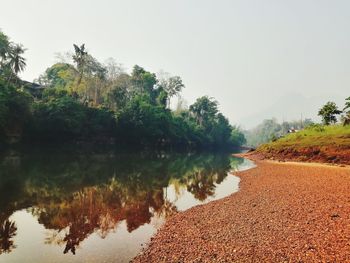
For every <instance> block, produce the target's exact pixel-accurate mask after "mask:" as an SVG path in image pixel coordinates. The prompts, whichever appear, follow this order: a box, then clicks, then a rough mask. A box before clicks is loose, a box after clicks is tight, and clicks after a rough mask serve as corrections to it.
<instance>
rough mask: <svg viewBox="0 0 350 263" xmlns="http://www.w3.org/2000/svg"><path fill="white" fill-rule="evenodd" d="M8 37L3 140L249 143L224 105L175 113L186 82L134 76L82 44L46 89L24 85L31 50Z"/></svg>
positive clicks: (198, 105) (43, 79) (50, 73)
mask: <svg viewBox="0 0 350 263" xmlns="http://www.w3.org/2000/svg"><path fill="white" fill-rule="evenodd" d="M20 48H22V46H21V45H17V44H14V43H12V42H11V41H10V40H9V38H8V37H7V36H6V35H4V34H3V33H1V32H0V58H1V71H0V78H1V82H0V85H1V89H0V100H1V105H0V137H1V140H2V141H7V142H9V141H16V140H18V139H19V138H22V139H23V140H24V141H26V142H39V141H41V142H43V141H45V142H46V141H50V142H87V141H89V142H102V143H111V142H113V143H114V142H115V143H117V144H118V145H121V144H125V145H127V146H131V145H132V146H137V147H171V148H173V147H181V148H223V147H233V146H240V145H242V144H244V143H245V138H244V135H243V134H242V133H241V131H240V130H239V128H237V127H232V126H231V125H230V123H229V121H228V119H227V118H226V117H225V116H223V115H222V114H221V113H220V112H219V109H218V102H217V101H215V100H214V99H213V98H209V97H207V96H203V97H201V98H199V99H197V101H196V102H195V103H194V104H193V105H191V106H190V107H183V106H181V105H180V106H178V107H177V109H176V111H175V112H174V111H172V110H171V109H170V105H171V103H170V100H171V99H172V98H173V97H175V96H180V92H181V91H182V89H183V88H184V87H185V86H184V84H183V82H182V79H181V78H180V77H179V76H171V75H169V74H167V73H161V74H158V75H156V74H154V73H152V72H149V71H147V70H145V69H144V68H142V67H140V66H137V65H136V66H134V68H133V70H132V72H131V73H130V74H128V73H127V72H125V71H124V70H123V68H122V67H121V66H120V65H119V64H118V63H116V62H115V61H114V60H113V59H109V60H108V61H107V62H106V63H101V62H99V61H98V60H97V59H96V58H94V57H93V56H91V55H90V54H89V53H88V51H87V50H86V48H85V45H81V46H78V45H74V53H72V54H71V55H70V58H69V59H65V60H62V61H60V62H58V63H55V64H54V65H52V66H51V67H49V68H48V69H47V70H46V71H45V72H44V73H43V74H42V75H41V76H40V77H39V78H38V80H37V82H38V83H39V85H38V84H34V83H28V82H25V81H22V80H20V79H19V77H18V73H19V72H20V71H22V70H23V69H24V67H25V59H24V58H23V57H22V56H21V55H22V54H23V52H24V49H23V48H22V49H20Z"/></svg>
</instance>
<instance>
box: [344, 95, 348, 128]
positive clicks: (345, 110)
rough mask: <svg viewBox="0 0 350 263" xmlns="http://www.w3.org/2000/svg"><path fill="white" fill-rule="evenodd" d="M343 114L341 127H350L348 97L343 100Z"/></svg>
mask: <svg viewBox="0 0 350 263" xmlns="http://www.w3.org/2000/svg"><path fill="white" fill-rule="evenodd" d="M343 112H344V113H345V115H344V116H343V125H344V126H345V125H350V97H348V98H346V99H345V107H344V109H343Z"/></svg>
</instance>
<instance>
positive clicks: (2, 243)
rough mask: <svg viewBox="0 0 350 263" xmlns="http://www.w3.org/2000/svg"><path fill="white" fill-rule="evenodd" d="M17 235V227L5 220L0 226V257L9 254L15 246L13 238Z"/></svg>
mask: <svg viewBox="0 0 350 263" xmlns="http://www.w3.org/2000/svg"><path fill="white" fill-rule="evenodd" d="M16 233H17V227H16V224H15V223H14V222H11V221H9V220H5V221H4V222H2V224H1V225H0V255H1V254H2V253H10V252H11V251H12V250H13V249H14V248H16V246H15V245H14V244H13V240H12V239H13V237H14V236H15V235H16Z"/></svg>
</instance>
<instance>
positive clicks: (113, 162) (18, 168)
mask: <svg viewBox="0 0 350 263" xmlns="http://www.w3.org/2000/svg"><path fill="white" fill-rule="evenodd" d="M16 158H17V159H16ZM14 160H15V161H14ZM240 162H242V160H241V159H232V158H231V157H229V156H228V155H220V154H216V155H211V154H200V155H197V154H195V155H164V154H162V155H157V156H149V154H148V155H142V154H141V155H130V154H118V155H116V154H114V153H113V152H112V153H108V154H105V153H104V154H81V153H79V154H76V153H75V154H57V153H50V154H46V153H45V154H42V153H38V154H30V155H29V154H24V155H23V157H20V156H19V155H18V156H17V157H16V155H13V154H11V160H10V161H9V158H8V157H7V156H5V157H3V158H2V161H1V164H0V190H3V191H1V192H0V200H3V201H0V218H5V220H3V221H2V222H3V223H2V225H1V229H0V231H1V232H0V238H1V239H0V241H1V247H0V249H1V250H0V253H4V252H11V250H12V249H14V248H15V245H14V243H13V241H12V239H13V237H14V236H15V235H16V231H17V228H16V225H15V223H14V222H10V221H9V220H8V218H9V216H10V215H11V214H12V213H13V212H15V211H18V210H21V209H24V208H27V209H29V211H30V212H31V213H32V214H33V215H34V216H35V217H37V219H38V221H39V223H40V224H42V225H44V227H45V228H46V229H48V230H49V231H50V235H49V236H48V237H47V239H46V243H47V244H58V245H63V246H64V251H63V252H64V253H69V252H70V253H72V254H75V253H76V249H77V248H78V247H79V244H80V243H81V242H82V241H83V240H85V239H86V238H87V237H88V236H90V235H91V234H92V233H97V234H98V235H99V236H100V237H101V238H105V237H106V236H107V235H108V234H109V233H110V232H111V231H115V229H116V227H117V225H118V224H119V223H120V222H122V221H125V222H126V226H127V230H128V231H129V232H132V231H134V230H135V229H137V228H139V227H140V226H142V225H144V224H148V223H150V222H151V219H152V218H153V217H157V218H163V219H165V218H167V217H169V216H171V215H173V214H174V213H176V212H177V207H176V205H175V204H174V203H173V202H171V201H170V200H169V199H168V196H167V195H168V193H167V191H168V190H167V187H168V186H169V185H173V186H174V188H175V190H176V191H175V193H176V195H177V196H176V199H175V200H177V199H178V198H179V197H180V195H181V189H182V190H183V189H185V190H187V191H188V192H190V193H192V195H193V196H194V197H195V198H196V199H198V200H200V201H203V200H206V199H207V198H208V197H210V196H213V195H214V194H215V188H216V184H219V183H221V182H222V181H223V180H224V178H225V177H226V176H227V173H228V171H229V170H230V169H232V168H234V167H233V166H237V165H238V164H239V163H240ZM9 174H11V176H8V175H9ZM13 193H17V194H16V195H14V194H13Z"/></svg>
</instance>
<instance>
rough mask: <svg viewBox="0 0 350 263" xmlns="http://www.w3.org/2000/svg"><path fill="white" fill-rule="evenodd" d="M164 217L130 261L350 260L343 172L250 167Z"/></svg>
mask: <svg viewBox="0 0 350 263" xmlns="http://www.w3.org/2000/svg"><path fill="white" fill-rule="evenodd" d="M257 165H258V167H257V168H254V169H251V170H248V171H244V172H240V173H239V174H238V175H239V176H240V177H241V183H240V191H239V192H237V193H235V194H233V195H231V196H229V197H226V198H224V199H221V200H218V201H214V202H211V203H209V204H206V205H202V206H197V207H193V208H192V209H189V210H187V211H185V212H183V213H179V214H177V215H175V216H174V217H172V218H171V219H169V220H168V221H167V222H166V224H165V225H164V227H162V228H161V230H160V231H159V232H158V233H157V234H156V236H155V237H154V238H153V239H152V241H151V244H150V245H149V247H148V248H147V250H146V251H144V253H143V254H141V255H139V256H138V257H137V258H135V259H134V262H233V261H234V262H320V261H323V262H327V261H328V262H350V168H348V167H345V168H344V167H330V166H324V165H304V164H290V163H272V162H266V161H257Z"/></svg>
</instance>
